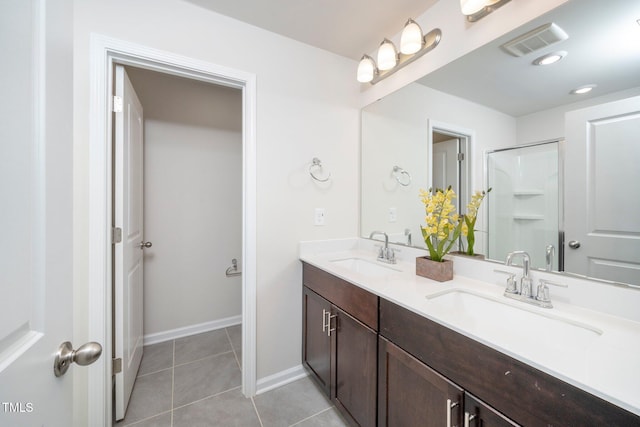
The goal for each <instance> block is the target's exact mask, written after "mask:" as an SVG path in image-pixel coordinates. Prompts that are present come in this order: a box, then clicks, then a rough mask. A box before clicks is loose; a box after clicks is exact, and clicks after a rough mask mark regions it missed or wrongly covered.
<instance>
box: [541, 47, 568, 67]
mask: <svg viewBox="0 0 640 427" xmlns="http://www.w3.org/2000/svg"><path fill="white" fill-rule="evenodd" d="M565 56H567V52H566V51H564V50H561V51H559V52H553V53H547V54H546V55H543V56H541V57H539V58H536V59H535V60H534V61H533V65H551V64H555V63H556V62H558V61H560V60H561V59H562V58H564V57H565Z"/></svg>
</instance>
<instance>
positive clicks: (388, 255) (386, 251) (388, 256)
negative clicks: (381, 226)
mask: <svg viewBox="0 0 640 427" xmlns="http://www.w3.org/2000/svg"><path fill="white" fill-rule="evenodd" d="M377 234H381V235H383V236H384V246H383V247H381V248H380V251H379V252H378V261H381V262H386V263H388V264H395V263H396V254H395V252H394V251H393V248H390V247H389V236H387V233H385V232H384V231H372V232H371V234H369V238H370V239H373V236H375V235H377Z"/></svg>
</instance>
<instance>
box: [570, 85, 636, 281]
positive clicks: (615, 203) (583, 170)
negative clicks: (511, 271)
mask: <svg viewBox="0 0 640 427" xmlns="http://www.w3.org/2000/svg"><path fill="white" fill-rule="evenodd" d="M566 126H567V128H566V138H567V142H566V168H565V170H566V173H565V192H564V194H565V218H570V220H565V227H564V228H565V245H566V246H565V270H566V271H570V272H573V273H579V274H585V275H588V276H591V277H597V278H602V279H608V280H615V281H620V282H625V283H632V284H635V285H640V191H638V183H640V167H639V166H638V165H640V144H639V143H638V136H639V135H640V97H633V98H628V99H625V100H622V101H616V102H611V103H607V104H601V105H598V106H594V107H589V108H585V109H581V110H576V111H572V112H569V113H567V115H566Z"/></svg>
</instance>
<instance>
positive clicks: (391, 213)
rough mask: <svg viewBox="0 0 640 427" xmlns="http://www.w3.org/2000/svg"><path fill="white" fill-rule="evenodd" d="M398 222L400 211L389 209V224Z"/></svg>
mask: <svg viewBox="0 0 640 427" xmlns="http://www.w3.org/2000/svg"><path fill="white" fill-rule="evenodd" d="M397 220H398V209H397V208H389V222H396V221H397Z"/></svg>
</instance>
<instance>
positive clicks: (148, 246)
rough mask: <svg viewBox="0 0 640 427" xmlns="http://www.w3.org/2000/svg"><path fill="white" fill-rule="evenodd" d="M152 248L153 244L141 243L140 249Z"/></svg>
mask: <svg viewBox="0 0 640 427" xmlns="http://www.w3.org/2000/svg"><path fill="white" fill-rule="evenodd" d="M151 246H153V245H152V244H151V242H140V249H144V248H150V247H151Z"/></svg>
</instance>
